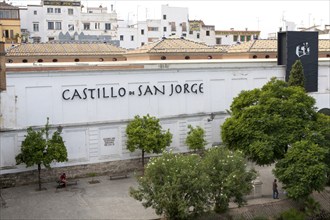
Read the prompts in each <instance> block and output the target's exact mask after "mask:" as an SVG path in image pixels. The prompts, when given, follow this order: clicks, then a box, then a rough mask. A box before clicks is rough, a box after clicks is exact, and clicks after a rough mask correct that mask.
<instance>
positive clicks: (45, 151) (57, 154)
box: [15, 118, 68, 190]
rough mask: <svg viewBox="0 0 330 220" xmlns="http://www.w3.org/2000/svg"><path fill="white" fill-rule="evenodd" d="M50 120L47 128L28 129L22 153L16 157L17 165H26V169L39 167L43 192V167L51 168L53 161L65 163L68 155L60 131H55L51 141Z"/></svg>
mask: <svg viewBox="0 0 330 220" xmlns="http://www.w3.org/2000/svg"><path fill="white" fill-rule="evenodd" d="M48 136H49V119H48V118H47V123H46V125H45V128H42V129H40V130H33V129H32V128H31V127H29V128H28V129H27V135H25V139H24V141H23V142H22V146H21V152H20V153H19V154H18V155H17V156H16V158H15V159H16V164H21V163H25V164H26V167H31V166H34V165H38V174H39V190H41V178H40V172H41V165H44V166H45V167H47V168H50V164H51V163H52V162H53V161H56V162H65V161H67V160H68V153H67V150H66V147H65V145H64V141H63V139H62V137H61V133H60V132H59V131H55V132H54V133H53V135H52V137H51V138H50V139H49V137H48Z"/></svg>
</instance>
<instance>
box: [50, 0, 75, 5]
mask: <svg viewBox="0 0 330 220" xmlns="http://www.w3.org/2000/svg"><path fill="white" fill-rule="evenodd" d="M44 5H55V6H80V2H69V1H54V0H53V1H47V0H45V1H44Z"/></svg>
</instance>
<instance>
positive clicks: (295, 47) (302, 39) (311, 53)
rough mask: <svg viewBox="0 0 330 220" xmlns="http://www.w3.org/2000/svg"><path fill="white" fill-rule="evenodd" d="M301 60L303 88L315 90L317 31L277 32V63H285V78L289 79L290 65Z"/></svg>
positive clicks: (310, 90) (316, 78)
mask: <svg viewBox="0 0 330 220" xmlns="http://www.w3.org/2000/svg"><path fill="white" fill-rule="evenodd" d="M296 60H301V62H302V65H303V67H304V76H305V89H306V91H307V92H317V83H318V32H300V31H287V32H279V33H278V41H277V64H278V65H286V75H285V80H286V81H288V80H289V76H290V71H291V67H292V65H293V64H294V63H295V62H296Z"/></svg>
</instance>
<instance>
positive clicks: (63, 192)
mask: <svg viewBox="0 0 330 220" xmlns="http://www.w3.org/2000/svg"><path fill="white" fill-rule="evenodd" d="M271 169H272V167H256V170H258V172H259V173H260V180H261V181H262V182H263V186H262V187H263V188H262V195H263V196H262V197H261V198H250V199H249V200H248V207H257V206H255V205H260V204H263V210H266V208H267V207H268V208H269V204H271V206H280V207H282V208H283V207H284V208H288V207H290V203H288V202H289V200H286V199H283V198H284V197H283V196H284V195H283V194H280V199H279V200H274V199H272V196H271V194H272V188H271V184H272V181H273V178H274V177H273V176H272V174H271ZM94 179H97V180H99V181H100V183H96V184H90V183H89V181H90V180H91V177H90V178H81V179H79V181H78V184H77V185H72V186H68V187H67V188H62V189H56V186H57V183H55V182H53V183H44V184H43V187H45V188H46V190H42V191H37V190H36V189H37V187H38V185H37V184H35V185H27V186H20V187H14V188H7V189H1V197H2V198H1V202H5V205H1V209H0V219H1V220H4V219H24V220H25V219H45V220H48V219H49V220H50V219H113V220H117V219H118V220H120V219H127V220H130V219H146V220H147V219H159V218H160V216H158V215H156V214H155V212H154V210H153V209H151V208H148V209H145V208H144V207H143V206H142V204H141V203H140V202H138V201H137V200H135V199H133V198H131V197H130V196H129V194H128V191H129V187H131V186H132V187H136V186H137V182H136V180H135V177H134V176H133V175H131V176H130V177H129V178H126V179H118V180H110V178H109V176H98V177H94ZM280 192H281V190H280ZM329 195H330V193H329ZM267 205H268V206H267ZM230 207H231V210H230V212H231V213H232V214H234V215H235V213H236V214H239V213H243V214H244V213H245V215H251V212H249V211H248V210H249V208H248V207H243V208H240V209H236V208H235V207H236V206H235V205H234V204H230ZM254 209H255V210H258V209H259V210H260V208H258V207H257V208H254ZM235 210H236V211H235ZM279 210H282V209H279ZM269 212H270V213H272V212H271V211H269ZM266 213H267V212H266Z"/></svg>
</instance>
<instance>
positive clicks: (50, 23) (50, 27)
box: [48, 21, 54, 30]
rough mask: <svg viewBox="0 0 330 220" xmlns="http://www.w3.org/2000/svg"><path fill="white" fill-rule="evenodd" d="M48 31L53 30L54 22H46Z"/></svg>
mask: <svg viewBox="0 0 330 220" xmlns="http://www.w3.org/2000/svg"><path fill="white" fill-rule="evenodd" d="M48 30H54V22H51V21H49V22H48Z"/></svg>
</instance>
